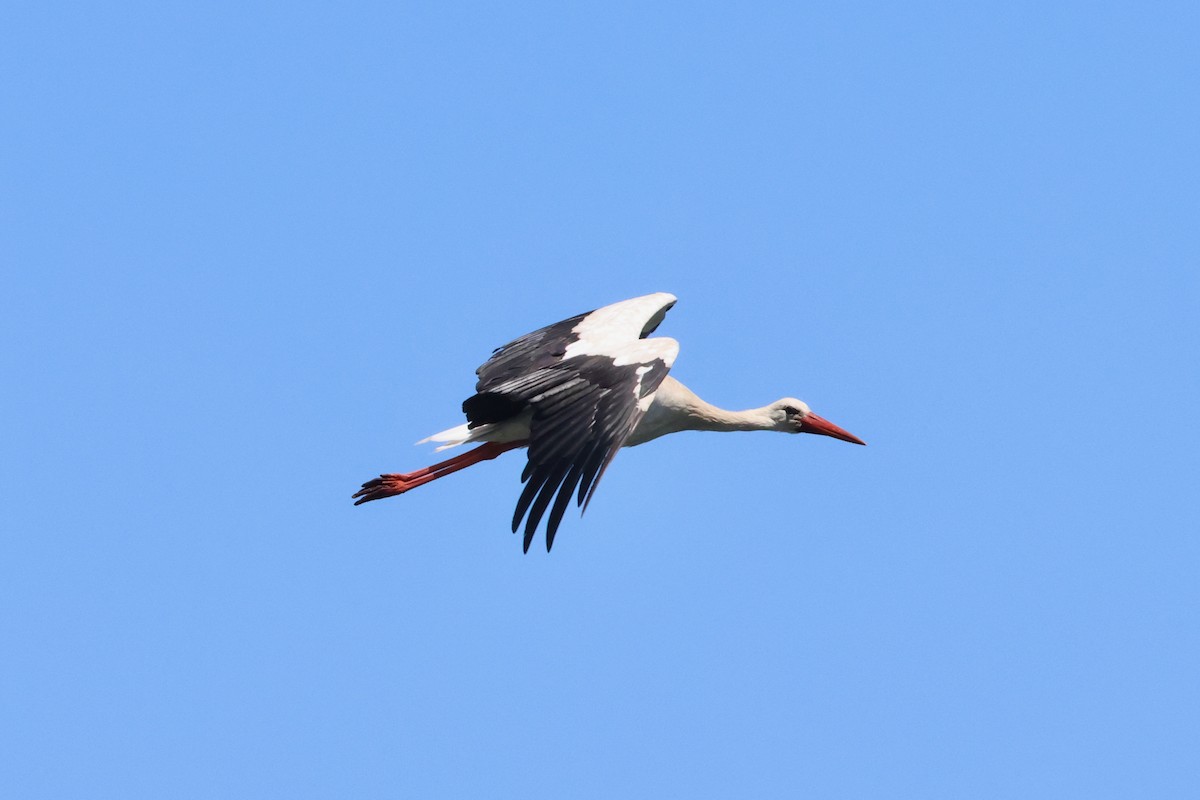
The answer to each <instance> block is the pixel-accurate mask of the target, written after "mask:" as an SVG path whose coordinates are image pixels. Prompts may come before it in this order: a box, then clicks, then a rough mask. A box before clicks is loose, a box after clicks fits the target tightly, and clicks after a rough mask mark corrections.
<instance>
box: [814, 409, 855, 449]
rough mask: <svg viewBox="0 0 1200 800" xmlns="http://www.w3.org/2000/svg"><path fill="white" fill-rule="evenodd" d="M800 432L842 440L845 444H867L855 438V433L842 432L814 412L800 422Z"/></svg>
mask: <svg viewBox="0 0 1200 800" xmlns="http://www.w3.org/2000/svg"><path fill="white" fill-rule="evenodd" d="M800 432H801V433H819V434H821V435H822V436H832V437H833V438H835V439H841V440H842V441H843V442H852V443H854V444H864V445H865V444H866V442H864V441H863V440H862V439H860V438H858V437H857V436H855V435H854V434H853V433H850V431H847V430H842V429H841V428H839V427H838V426H837V425H834V424H833V423H832V422H830V421H829V420H827V419H823V418H821V417H818V416H817V415H816V414H813V413H812V412H809V413H808V414H807V415H806V416H805V417H804V419H803V420H802V421H801V422H800Z"/></svg>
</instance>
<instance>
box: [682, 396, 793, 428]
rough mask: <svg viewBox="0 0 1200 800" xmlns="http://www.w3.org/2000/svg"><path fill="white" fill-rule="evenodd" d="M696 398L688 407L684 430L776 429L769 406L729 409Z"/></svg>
mask: <svg viewBox="0 0 1200 800" xmlns="http://www.w3.org/2000/svg"><path fill="white" fill-rule="evenodd" d="M693 396H694V395H693ZM696 400H697V401H698V402H696V403H693V404H691V405H690V406H689V407H688V409H687V417H686V427H684V429H683V430H689V431H770V430H774V429H775V421H774V420H773V419H771V416H770V414H769V413H768V407H763V408H748V409H746V410H745V411H729V410H727V409H724V408H718V407H717V406H714V405H713V404H711V403H706V402H705V401H703V400H701V399H700V398H699V397H697V398H696Z"/></svg>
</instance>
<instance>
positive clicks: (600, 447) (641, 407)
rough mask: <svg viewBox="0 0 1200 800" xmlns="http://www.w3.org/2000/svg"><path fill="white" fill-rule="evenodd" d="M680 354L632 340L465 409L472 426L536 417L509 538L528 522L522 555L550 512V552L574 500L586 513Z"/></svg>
mask: <svg viewBox="0 0 1200 800" xmlns="http://www.w3.org/2000/svg"><path fill="white" fill-rule="evenodd" d="M678 352H679V345H678V343H676V342H675V340H673V339H642V340H635V341H633V342H630V343H629V344H628V345H627V346H626V347H624V348H620V349H619V350H618V351H617V352H614V353H613V354H611V355H603V356H601V355H582V356H576V357H573V358H567V359H565V360H563V361H560V362H558V363H557V364H553V365H551V366H549V367H545V368H542V369H539V370H536V371H535V372H533V373H531V374H528V375H523V376H519V377H517V378H513V379H510V380H508V381H503V382H501V383H498V384H496V385H494V386H493V387H492V388H491V389H490V390H487V391H483V392H479V393H478V394H476V395H475V396H474V397H472V398H470V399H469V400H467V402H466V403H464V404H463V410H464V411H465V412H466V413H467V418H468V419H469V420H472V421H473V422H474V421H476V420H478V421H479V422H484V421H488V420H489V419H490V418H491V417H492V416H497V415H501V414H507V413H509V412H511V411H513V410H515V409H521V408H529V409H531V410H532V412H533V415H532V420H531V421H530V439H529V451H528V452H529V462H528V463H527V464H526V466H525V471H524V472H523V473H522V475H521V480H522V482H524V483H525V489H524V490H523V491H522V492H521V497H520V499H519V500H518V501H517V507H516V511H515V512H514V514H513V532H514V533H515V532H516V530H517V528H519V527H520V525H521V520H522V519H523V518H524V519H525V541H524V548H525V550H526V551H528V550H529V544H530V542H532V541H533V536H534V533H535V532H536V530H537V527H538V524H539V523H540V522H541V520H542V517H543V516H544V515H545V513H546V511H547V509H549V511H550V515H549V517H548V518H547V522H546V549H547V550H549V549H550V548H551V546H553V544H554V535H555V533H556V532H557V531H558V525H559V523H560V522H561V521H562V517H563V514H564V513H565V512H566V510H567V506H568V505H569V504H570V502H571V498H572V496H575V497H576V502H577V503H578V504H579V505H581V506H583V507H584V508H585V509H586V507H587V503H588V502H589V501H590V500H591V497H592V494H593V493H594V492H595V491H596V486H597V484H598V483H599V481H600V478H601V476H602V475H603V474H604V470H605V468H607V466H608V464H609V462H611V461H612V459H613V456H615V455H616V453H617V450H619V449H620V448H621V445H623V444H624V443H625V440H626V439H627V438H629V434H630V433H632V432H633V429H634V428H635V427H636V426H637V423H638V420H639V419H641V417H642V415H643V414H644V413H645V412H646V409H648V408H649V407H650V403H651V402H653V400H654V392H655V391H656V390H657V389H658V387H659V384H661V383H662V380H663V378H665V377H666V375H667V372H668V371H669V370H670V368H671V365H672V364H673V363H674V361H675V356H676V354H678ZM527 513H528V516H526V514H527Z"/></svg>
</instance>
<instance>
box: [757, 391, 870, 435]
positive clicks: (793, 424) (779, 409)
mask: <svg viewBox="0 0 1200 800" xmlns="http://www.w3.org/2000/svg"><path fill="white" fill-rule="evenodd" d="M767 408H768V411H769V413H770V415H771V419H772V420H773V421H774V423H775V430H778V431H783V432H784V433H819V434H821V435H822V436H832V437H833V438H835V439H841V440H842V441H844V442H852V443H854V444H866V442H864V441H863V440H862V439H860V438H858V437H857V436H855V435H854V434H853V433H850V432H849V431H847V430H843V429H842V428H839V427H838V426H837V425H834V424H833V423H832V422H830V421H829V420H827V419H824V418H823V417H819V416H817V415H816V414H814V413H813V412H812V409H811V408H809V407H808V404H807V403H805V402H804V401H803V400H797V399H796V398H794V397H785V398H783V399H782V400H776V401H775V402H774V403H772V404H771V405H770V406H768V407H767Z"/></svg>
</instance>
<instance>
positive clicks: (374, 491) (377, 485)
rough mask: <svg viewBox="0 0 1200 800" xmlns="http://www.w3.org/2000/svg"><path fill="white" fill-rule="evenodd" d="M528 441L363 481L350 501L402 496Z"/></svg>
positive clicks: (495, 445) (480, 449) (492, 445)
mask: <svg viewBox="0 0 1200 800" xmlns="http://www.w3.org/2000/svg"><path fill="white" fill-rule="evenodd" d="M527 444H528V442H524V441H521V442H504V443H498V442H488V443H487V444H485V445H482V446H480V447H476V448H475V449H474V450H471V451H469V452H466V453H463V454H462V455H460V456H455V457H454V458H451V459H450V460H448V461H443V462H441V463H439V464H434V465H432V466H429V467H424V468H423V469H418V470H414V471H413V472H401V473H398V474H390V475H380V476H379V477H378V478H374V479H372V480H369V481H367V482H366V483H364V484H363V485H362V488H361V489H359V490H358V491H357V492H355V493H354V495H353V496H354V497H356V498H358V499H357V500H355V501H354V505H356V506H357V505H361V504H363V503H366V502H369V501H371V500H382V499H383V498H385V497H392V496H394V495H398V494H404V493H405V492H407V491H408V490H409V489H415V488H417V487H418V486H422V485H424V484H426V483H429V482H430V481H435V480H437V479H438V478H443V477H445V476H446V475H449V474H450V473H452V472H458V471H459V470H460V469H466V468H467V467H469V466H471V465H472V464H478V463H479V462H480V461H488V460H491V459H493V458H495V457H496V456H498V455H500V454H501V453H507V452H508V451H509V450H515V449H516V448H518V447H524V446H525V445H527Z"/></svg>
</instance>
